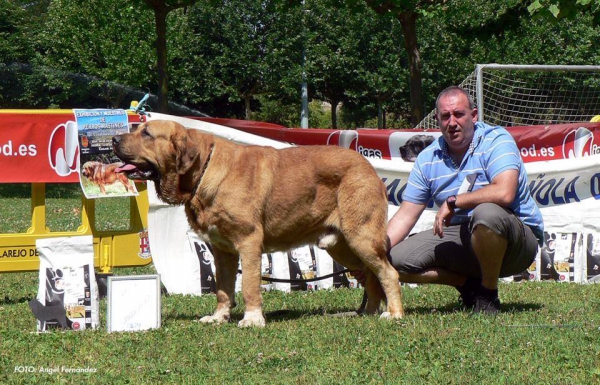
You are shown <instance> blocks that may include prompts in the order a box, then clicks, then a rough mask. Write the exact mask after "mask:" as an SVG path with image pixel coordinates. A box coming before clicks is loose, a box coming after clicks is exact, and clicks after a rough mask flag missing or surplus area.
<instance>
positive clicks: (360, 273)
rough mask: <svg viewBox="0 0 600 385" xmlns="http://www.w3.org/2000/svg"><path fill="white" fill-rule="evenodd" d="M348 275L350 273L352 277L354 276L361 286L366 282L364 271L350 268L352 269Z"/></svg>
mask: <svg viewBox="0 0 600 385" xmlns="http://www.w3.org/2000/svg"><path fill="white" fill-rule="evenodd" d="M350 275H352V276H353V277H354V278H356V281H357V282H358V283H360V284H361V285H362V286H363V287H364V286H365V283H366V282H367V275H366V274H365V272H364V271H362V270H352V271H350Z"/></svg>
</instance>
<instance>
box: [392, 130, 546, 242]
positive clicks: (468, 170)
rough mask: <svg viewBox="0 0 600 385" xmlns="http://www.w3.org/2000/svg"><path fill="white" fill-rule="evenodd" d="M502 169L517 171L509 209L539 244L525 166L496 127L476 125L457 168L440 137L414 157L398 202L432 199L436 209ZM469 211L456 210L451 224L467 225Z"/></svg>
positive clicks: (539, 226) (539, 223) (540, 231)
mask: <svg viewBox="0 0 600 385" xmlns="http://www.w3.org/2000/svg"><path fill="white" fill-rule="evenodd" d="M506 170H519V184H518V187H517V194H516V195H515V200H514V201H513V202H512V204H511V205H510V207H509V208H510V209H511V210H513V211H514V212H515V213H516V214H517V216H518V217H519V218H521V220H522V221H523V223H525V224H526V225H527V226H529V227H531V229H532V230H533V232H534V234H535V235H536V237H537V238H538V240H540V242H541V241H542V240H543V238H544V221H543V219H542V214H541V212H540V210H539V209H538V207H537V205H536V203H535V201H534V200H533V198H532V197H531V194H530V191H529V185H528V182H527V173H526V172H525V165H524V164H523V160H522V159H521V155H520V153H519V149H518V148H517V145H516V143H515V141H514V139H513V137H512V136H511V135H510V134H509V133H508V131H506V130H505V129H504V128H502V127H499V126H496V127H492V126H490V125H488V124H485V123H482V122H476V123H475V133H474V135H473V141H472V143H471V146H470V147H469V150H468V151H467V153H466V154H465V157H464V159H463V160H462V163H461V164H460V165H455V164H454V163H453V161H452V158H451V157H450V156H449V155H448V154H447V151H446V142H445V141H444V138H443V137H442V136H440V137H439V138H438V139H437V140H436V141H434V142H433V143H432V144H431V145H430V146H429V147H427V148H426V149H425V150H423V151H422V152H421V153H420V154H419V156H418V157H417V161H416V162H415V165H414V167H413V169H412V171H411V173H410V176H409V178H408V184H407V185H406V189H405V190H404V193H403V195H402V199H403V200H406V201H409V202H412V203H416V204H427V203H428V202H429V201H430V199H432V198H433V200H434V202H435V204H436V205H437V206H438V207H440V206H441V205H442V204H443V203H444V202H445V201H446V198H448V197H449V196H450V195H458V194H462V193H465V192H468V191H475V190H478V189H480V188H482V187H484V186H486V185H488V184H490V183H491V181H492V180H493V179H494V177H496V175H498V174H500V173H501V172H502V171H506ZM471 212H472V209H460V208H457V209H456V211H455V213H454V216H453V217H452V221H451V223H452V224H459V223H465V222H468V221H469V219H470V216H471Z"/></svg>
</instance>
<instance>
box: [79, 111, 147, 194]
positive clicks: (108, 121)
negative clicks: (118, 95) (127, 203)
mask: <svg viewBox="0 0 600 385" xmlns="http://www.w3.org/2000/svg"><path fill="white" fill-rule="evenodd" d="M73 112H74V113H75V121H76V124H77V129H78V133H79V157H80V162H79V164H80V183H81V189H82V190H83V193H84V194H85V196H86V198H88V199H93V198H104V197H116V196H135V195H138V193H137V189H136V187H135V183H133V182H132V181H131V180H129V179H128V178H127V176H126V175H125V174H123V173H121V172H119V166H120V165H121V163H120V162H119V160H118V159H117V158H116V156H115V154H114V152H113V149H112V137H113V136H115V135H120V134H124V133H127V132H129V124H128V119H127V112H126V111H125V110H107V109H94V110H78V109H76V110H73Z"/></svg>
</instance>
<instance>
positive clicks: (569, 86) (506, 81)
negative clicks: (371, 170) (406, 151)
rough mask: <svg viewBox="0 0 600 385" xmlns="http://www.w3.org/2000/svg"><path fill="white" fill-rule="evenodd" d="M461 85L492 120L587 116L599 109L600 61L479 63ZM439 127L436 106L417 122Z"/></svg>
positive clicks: (509, 122) (516, 122) (515, 122)
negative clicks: (579, 63)
mask: <svg viewBox="0 0 600 385" xmlns="http://www.w3.org/2000/svg"><path fill="white" fill-rule="evenodd" d="M460 86H461V87H462V88H464V89H466V90H467V91H468V92H469V93H470V94H471V96H472V97H473V100H474V101H475V103H476V104H477V110H478V113H479V116H478V118H479V120H480V121H485V122H486V123H489V124H494V125H500V126H505V127H510V126H528V125H545V124H558V123H568V122H587V121H590V120H591V119H592V118H593V117H594V116H597V115H600V66H575V65H512V64H478V65H477V67H476V69H475V71H473V73H471V75H469V76H468V77H467V78H466V79H465V80H464V81H463V82H462V83H461V84H460ZM437 127H438V125H437V121H436V118H435V109H434V110H433V111H431V112H430V113H429V114H428V115H427V116H426V117H425V119H423V120H422V121H421V122H420V123H419V124H418V125H417V128H422V129H427V128H437Z"/></svg>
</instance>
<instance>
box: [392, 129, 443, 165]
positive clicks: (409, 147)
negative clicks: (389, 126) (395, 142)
mask: <svg viewBox="0 0 600 385" xmlns="http://www.w3.org/2000/svg"><path fill="white" fill-rule="evenodd" d="M434 140H435V137H433V136H432V135H413V136H411V137H410V138H409V139H408V140H407V141H406V143H405V144H404V145H403V146H400V156H401V157H402V159H404V160H405V161H407V162H414V161H415V160H417V156H418V155H419V153H420V152H421V151H423V150H424V149H425V148H426V147H427V146H429V145H430V144H431V143H433V141H434Z"/></svg>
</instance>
